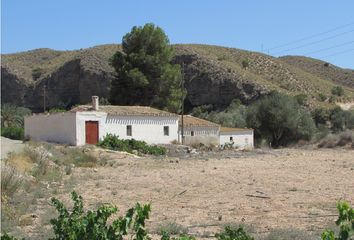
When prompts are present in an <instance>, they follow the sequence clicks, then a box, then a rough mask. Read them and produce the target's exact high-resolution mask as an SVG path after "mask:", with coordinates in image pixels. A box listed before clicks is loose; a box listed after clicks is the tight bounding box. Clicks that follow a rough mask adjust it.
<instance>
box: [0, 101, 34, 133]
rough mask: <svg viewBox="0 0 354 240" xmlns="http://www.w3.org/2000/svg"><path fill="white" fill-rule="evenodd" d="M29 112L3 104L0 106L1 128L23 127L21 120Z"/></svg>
mask: <svg viewBox="0 0 354 240" xmlns="http://www.w3.org/2000/svg"><path fill="white" fill-rule="evenodd" d="M29 114H31V110H29V109H28V108H24V107H17V106H15V105H12V104H8V103H5V104H3V105H2V106H1V127H23V119H24V117H25V116H26V115H29Z"/></svg>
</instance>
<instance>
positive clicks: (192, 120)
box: [179, 115, 220, 127]
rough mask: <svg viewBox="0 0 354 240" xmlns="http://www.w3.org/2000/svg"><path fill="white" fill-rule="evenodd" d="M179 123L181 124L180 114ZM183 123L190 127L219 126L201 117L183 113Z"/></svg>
mask: <svg viewBox="0 0 354 240" xmlns="http://www.w3.org/2000/svg"><path fill="white" fill-rule="evenodd" d="M179 125H180V126H181V125H182V116H179ZM183 125H184V126H185V127H192V126H197V127H220V125H219V124H217V123H213V122H209V121H207V120H204V119H201V118H196V117H193V116H191V115H184V116H183Z"/></svg>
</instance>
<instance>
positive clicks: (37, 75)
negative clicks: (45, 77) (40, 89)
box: [32, 68, 43, 80]
mask: <svg viewBox="0 0 354 240" xmlns="http://www.w3.org/2000/svg"><path fill="white" fill-rule="evenodd" d="M42 72H43V70H42V69H41V68H35V69H33V70H32V78H33V80H37V79H38V78H40V77H41V76H42Z"/></svg>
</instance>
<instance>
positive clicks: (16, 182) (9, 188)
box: [1, 163, 24, 196]
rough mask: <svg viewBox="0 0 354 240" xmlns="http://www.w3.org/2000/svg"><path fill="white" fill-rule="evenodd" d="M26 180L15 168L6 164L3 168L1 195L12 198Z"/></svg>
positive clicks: (3, 164)
mask: <svg viewBox="0 0 354 240" xmlns="http://www.w3.org/2000/svg"><path fill="white" fill-rule="evenodd" d="M23 182H24V180H23V177H22V176H21V175H20V174H19V173H18V172H17V171H16V169H15V168H14V167H11V166H9V165H7V164H5V163H2V166H1V194H2V195H3V194H4V195H6V196H12V195H13V194H14V193H15V192H17V191H18V190H19V188H20V187H21V186H22V184H23Z"/></svg>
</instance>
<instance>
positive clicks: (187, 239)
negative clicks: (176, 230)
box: [161, 232, 196, 240]
mask: <svg viewBox="0 0 354 240" xmlns="http://www.w3.org/2000/svg"><path fill="white" fill-rule="evenodd" d="M161 240H196V238H195V237H194V236H189V235H184V234H181V235H179V236H178V237H171V235H170V234H169V233H167V232H164V233H162V237H161Z"/></svg>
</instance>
